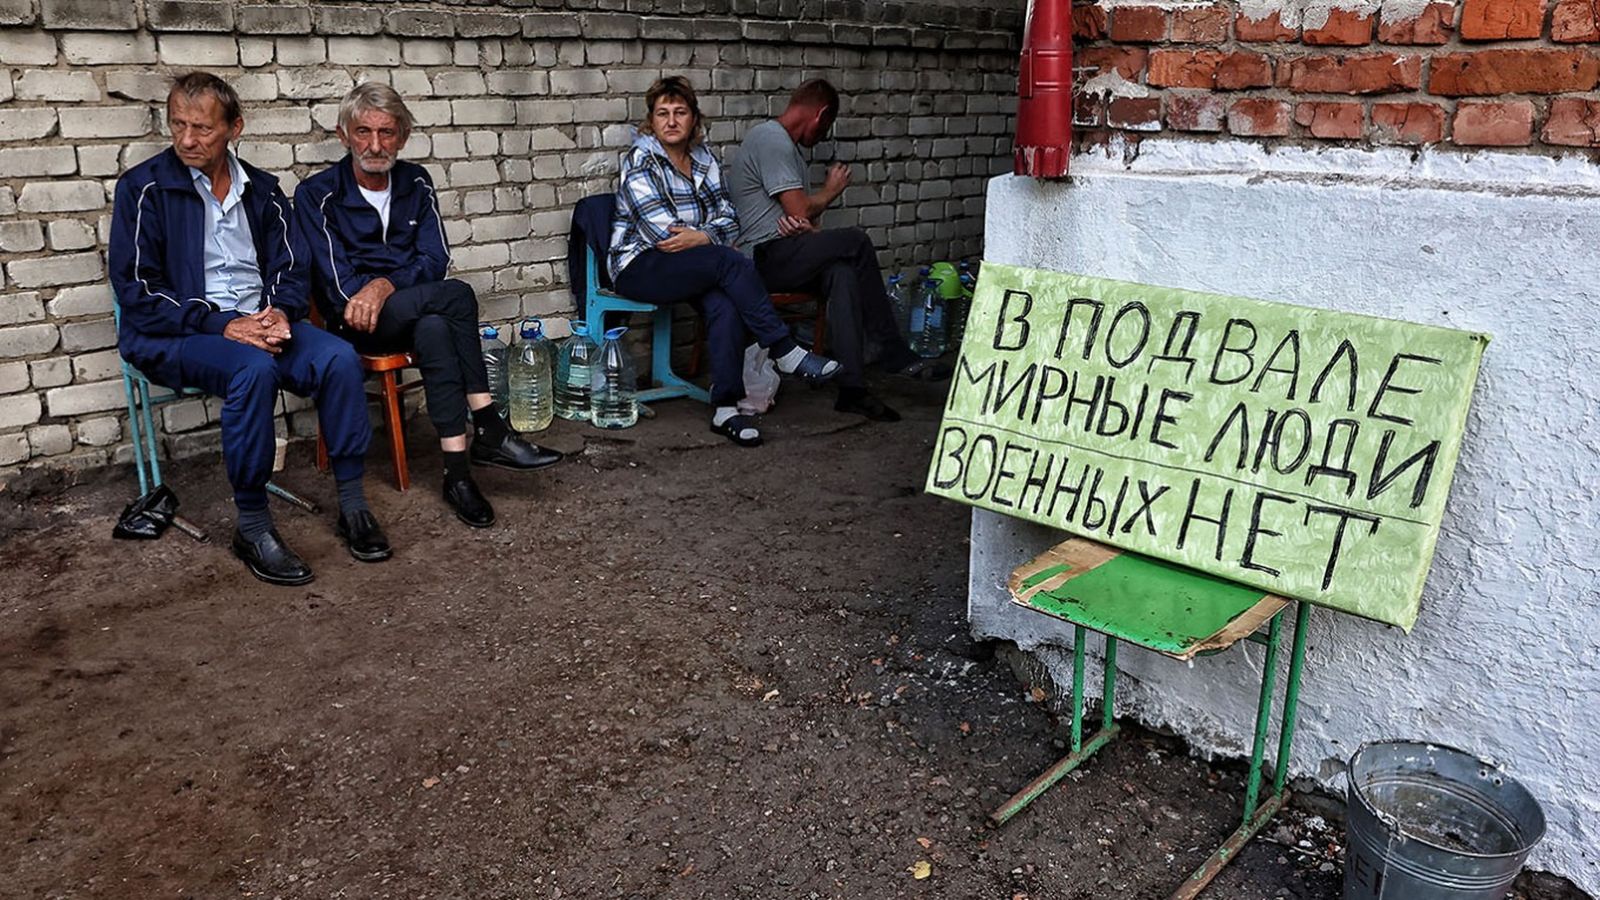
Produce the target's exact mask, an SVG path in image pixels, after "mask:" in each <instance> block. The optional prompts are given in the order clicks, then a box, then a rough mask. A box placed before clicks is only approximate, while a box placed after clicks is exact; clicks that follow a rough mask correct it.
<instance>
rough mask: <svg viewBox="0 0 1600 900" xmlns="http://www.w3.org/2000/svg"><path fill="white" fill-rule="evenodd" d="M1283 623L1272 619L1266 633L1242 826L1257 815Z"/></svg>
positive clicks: (1281, 616) (1279, 616) (1275, 617)
mask: <svg viewBox="0 0 1600 900" xmlns="http://www.w3.org/2000/svg"><path fill="white" fill-rule="evenodd" d="M1282 622H1283V612H1282V611H1279V612H1278V614H1277V615H1275V616H1273V617H1272V625H1271V626H1270V627H1269V628H1268V629H1267V658H1266V659H1265V660H1264V661H1263V662H1262V663H1261V701H1260V702H1259V703H1258V704H1257V705H1256V737H1255V743H1254V744H1253V745H1251V748H1250V778H1249V781H1247V782H1246V783H1245V789H1244V824H1249V822H1250V818H1251V816H1253V815H1254V814H1255V811H1256V798H1257V797H1258V796H1259V795H1260V793H1261V759H1262V757H1263V755H1265V753H1266V750H1267V730H1268V728H1270V727H1271V725H1272V694H1273V688H1274V687H1276V686H1277V682H1278V631H1279V628H1280V627H1281V624H1282Z"/></svg>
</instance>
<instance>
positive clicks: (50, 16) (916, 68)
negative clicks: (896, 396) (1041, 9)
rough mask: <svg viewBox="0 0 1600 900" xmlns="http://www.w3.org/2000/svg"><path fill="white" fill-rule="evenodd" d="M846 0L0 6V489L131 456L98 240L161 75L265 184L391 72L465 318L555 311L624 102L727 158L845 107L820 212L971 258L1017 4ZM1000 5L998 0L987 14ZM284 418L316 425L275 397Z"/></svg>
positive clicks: (1011, 62) (618, 135)
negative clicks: (197, 96)
mask: <svg viewBox="0 0 1600 900" xmlns="http://www.w3.org/2000/svg"><path fill="white" fill-rule="evenodd" d="M1000 5H1001V6H1004V7H1006V9H1003V10H999V11H996V10H994V9H992V8H991V7H990V5H988V4H981V3H968V4H965V5H961V4H956V3H953V2H951V0H939V2H907V3H897V2H868V0H508V2H502V3H491V2H480V0H450V2H431V0H415V2H414V0H369V2H363V3H345V2H340V3H328V2H318V3H305V2H296V0H286V2H275V3H251V2H235V0H115V2H112V0H0V480H3V479H4V478H5V477H6V476H7V475H9V474H12V473H15V472H16V471H17V470H18V469H19V468H20V467H23V466H27V465H39V464H52V465H72V466H88V465H98V464H103V463H106V462H111V461H119V460H124V459H127V458H130V457H131V451H130V448H129V444H128V435H127V431H126V428H125V420H126V412H125V410H124V407H123V394H122V387H121V383H120V378H119V374H118V368H117V364H116V356H115V344H116V334H115V331H114V329H113V328H112V320H111V308H112V302H111V295H110V290H109V288H108V286H107V285H106V268H105V243H106V236H107V233H108V229H109V222H110V212H111V207H110V197H111V191H112V188H113V185H114V184H115V181H116V177H117V176H118V175H119V174H121V173H122V172H123V171H124V170H125V169H126V168H127V167H129V166H131V165H134V164H136V163H138V162H140V161H141V160H144V159H146V158H148V157H149V156H151V155H152V154H154V153H156V152H158V151H160V150H162V149H163V148H165V147H166V146H167V142H166V127H165V115H164V109H163V107H162V101H163V100H164V99H165V96H166V85H167V79H168V78H169V77H170V76H171V75H172V74H173V73H176V72H180V71H184V70H187V69H190V68H205V69H207V70H209V71H213V72H216V73H217V74H219V75H222V76H223V77H225V78H227V79H228V80H229V81H230V83H232V84H233V85H234V87H235V88H236V89H237V90H238V91H239V93H240V95H241V97H242V98H243V100H244V102H245V106H246V109H245V131H244V136H243V138H242V139H241V141H240V143H239V146H238V148H237V149H238V150H239V152H240V154H241V155H242V156H243V157H244V158H246V159H248V160H250V161H251V162H253V163H255V164H256V165H259V166H261V167H263V168H265V169H268V170H270V171H273V172H275V173H277V174H278V175H280V176H281V177H283V178H284V181H285V184H284V187H285V190H286V191H287V192H288V193H290V194H292V193H293V191H294V187H295V185H296V184H298V183H299V181H300V180H301V179H302V178H304V177H305V176H306V175H308V174H309V173H311V172H313V171H316V170H318V169H320V168H322V167H324V166H326V165H327V164H328V163H330V162H333V161H335V160H337V159H339V158H340V157H341V156H342V155H343V152H344V151H343V148H342V147H341V146H340V145H339V143H338V140H337V139H336V137H335V135H334V133H333V128H334V124H335V123H334V120H335V116H336V114H337V108H338V101H339V98H340V97H341V96H343V94H344V93H345V92H346V91H348V90H349V89H350V88H351V87H352V86H354V85H355V84H357V83H360V82H363V81H382V82H387V83H389V84H392V85H393V86H394V87H395V88H396V89H397V90H399V91H400V92H401V94H402V95H404V96H405V97H406V98H407V100H408V102H409V103H410V106H411V108H412V110H413V112H414V113H415V114H416V116H417V118H418V120H419V122H418V130H417V132H416V133H415V134H414V135H413V136H412V139H411V142H410V144H409V145H408V146H407V148H406V152H405V155H406V156H407V157H408V158H410V159H412V160H414V161H417V162H421V163H422V164H424V165H426V166H427V167H428V169H429V171H430V172H431V173H432V175H433V178H434V181H435V182H436V184H437V185H438V187H439V189H440V190H439V201H440V205H441V207H442V211H443V213H444V216H445V218H446V232H447V235H448V237H449V239H450V242H451V244H452V247H453V251H454V256H455V272H454V274H455V275H457V276H458V277H461V278H463V279H464V280H466V281H468V282H470V283H471V284H472V285H473V286H474V287H475V288H476V289H477V291H478V295H479V297H480V300H481V302H482V307H483V309H482V314H483V318H485V319H487V320H490V321H496V322H503V321H510V320H514V319H516V318H519V317H521V316H523V315H556V316H564V315H565V314H567V313H569V312H570V310H571V306H572V302H571V297H570V294H569V293H568V291H567V289H566V284H565V282H566V268H565V254H566V235H567V230H568V223H569V218H570V209H571V206H572V204H573V203H574V202H575V201H576V200H578V199H579V198H581V197H583V196H586V195H588V194H591V193H596V192H601V191H609V190H612V189H613V188H614V181H615V173H616V168H617V165H616V158H617V153H618V151H619V150H620V149H621V148H623V147H625V146H626V145H627V143H628V141H629V140H630V138H631V134H632V130H631V126H630V125H629V123H630V122H631V121H636V120H637V119H638V118H639V117H641V116H642V114H643V99H642V94H643V91H644V90H645V88H646V87H648V85H649V84H650V82H651V81H653V80H654V79H655V78H657V77H659V76H661V75H662V74H674V73H676V74H683V75H686V76H688V77H689V78H690V79H691V80H692V81H693V83H694V84H695V85H696V87H697V88H698V89H699V90H700V92H701V106H702V109H703V111H704V112H705V113H706V116H707V119H708V122H709V130H708V138H709V141H710V143H711V145H712V147H713V149H715V150H716V151H717V152H718V153H719V154H721V155H723V156H724V158H726V157H727V154H728V152H729V151H730V150H732V149H733V148H734V147H736V146H737V143H738V141H739V140H740V139H741V138H742V137H743V136H744V133H745V132H746V130H747V129H748V128H749V127H750V126H751V125H753V124H755V123H756V122H759V121H761V120H762V119H763V118H766V117H768V116H770V115H773V114H776V113H777V112H778V111H780V110H781V109H782V106H783V103H784V100H785V98H786V96H787V93H788V91H789V90H790V89H792V88H793V87H794V86H795V85H796V84H798V83H799V82H800V81H801V80H802V79H805V78H809V77H813V76H825V77H827V78H829V79H831V80H832V81H833V82H834V83H835V84H836V85H838V86H839V87H840V88H841V90H843V91H844V92H846V94H847V95H848V99H847V101H846V106H845V110H844V114H843V115H842V117H841V118H840V119H839V122H838V125H837V127H836V131H835V138H836V139H835V140H834V141H832V142H830V143H826V144H823V145H822V146H820V147H819V148H818V151H817V154H816V158H817V160H819V161H830V160H835V159H837V160H841V161H844V162H847V163H850V164H851V165H852V166H853V167H854V169H855V184H854V185H853V186H852V187H851V188H850V189H849V191H847V192H846V194H845V197H844V203H843V206H842V208H840V209H838V210H836V211H833V212H830V213H829V219H828V224H829V225H835V226H843V225H860V226H862V227H864V228H866V229H867V230H868V231H869V232H870V233H871V234H872V235H873V237H874V238H875V240H876V241H877V242H878V245H879V247H880V248H882V257H883V261H884V263H885V265H886V266H895V267H899V266H910V265H913V264H922V263H925V262H927V261H931V260H936V259H946V258H958V257H966V256H976V255H977V254H978V253H979V252H980V249H981V240H982V233H983V223H982V214H983V190H984V183H985V180H986V179H987V178H988V177H989V176H991V175H993V174H996V173H998V172H1001V171H1005V170H1006V169H1007V168H1008V167H1009V165H1010V162H1009V154H1010V131H1011V114H1012V112H1013V111H1014V109H1015V101H1014V96H1013V94H1014V90H1015V76H1014V70H1015V53H1016V46H1017V37H1018V35H1019V33H1020V27H1021V9H1022V6H1023V5H1022V4H1021V3H1020V2H1019V3H1008V4H1000ZM1010 7H1016V8H1015V9H1012V8H1010ZM289 409H290V412H291V413H296V412H298V415H294V416H292V418H291V420H290V422H289V423H288V425H289V427H291V428H292V429H293V430H295V431H297V432H299V433H306V432H307V430H308V429H309V428H310V427H311V426H312V424H313V422H312V420H311V418H310V416H309V414H308V413H307V412H306V411H305V409H304V406H303V404H291V405H290V407H289ZM216 412H217V405H216V404H215V403H207V402H204V401H185V402H183V403H181V404H175V405H173V406H171V407H169V408H168V409H167V410H166V412H165V413H164V415H162V416H161V419H160V421H161V427H162V428H163V432H164V433H163V440H164V441H165V443H166V445H167V449H168V450H169V452H171V453H174V454H176V455H183V454H184V453H188V452H196V451H200V450H207V449H214V448H215V447H216V446H217V442H216V436H215V429H216V424H215V423H216Z"/></svg>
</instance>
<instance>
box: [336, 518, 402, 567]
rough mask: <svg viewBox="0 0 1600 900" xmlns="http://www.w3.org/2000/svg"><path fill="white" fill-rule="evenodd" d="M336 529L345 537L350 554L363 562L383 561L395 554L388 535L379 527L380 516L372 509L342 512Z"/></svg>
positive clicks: (340, 535)
mask: <svg viewBox="0 0 1600 900" xmlns="http://www.w3.org/2000/svg"><path fill="white" fill-rule="evenodd" d="M334 531H336V532H338V533H339V537H342V538H344V544H345V546H346V547H349V548H350V555H351V556H354V557H355V558H356V559H359V560H361V561H362V562H381V561H382V560H385V559H388V558H389V557H391V556H393V555H394V549H393V548H391V547H390V546H389V538H388V536H387V535H385V534H384V533H383V529H382V528H380V527H378V518H377V516H374V515H373V514H372V510H370V509H363V510H357V511H356V512H354V513H352V514H351V515H349V516H346V515H345V514H344V513H340V514H339V523H338V524H337V525H335V526H334Z"/></svg>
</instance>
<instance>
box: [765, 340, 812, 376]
mask: <svg viewBox="0 0 1600 900" xmlns="http://www.w3.org/2000/svg"><path fill="white" fill-rule="evenodd" d="M805 358H806V348H804V347H802V346H800V345H799V344H796V345H795V348H794V349H793V350H790V351H789V352H788V353H785V354H784V355H782V356H774V357H773V358H772V364H773V365H775V366H777V367H778V371H779V372H782V373H783V374H785V375H788V374H790V373H791V372H793V371H794V370H795V369H798V368H800V361H801V360H803V359H805Z"/></svg>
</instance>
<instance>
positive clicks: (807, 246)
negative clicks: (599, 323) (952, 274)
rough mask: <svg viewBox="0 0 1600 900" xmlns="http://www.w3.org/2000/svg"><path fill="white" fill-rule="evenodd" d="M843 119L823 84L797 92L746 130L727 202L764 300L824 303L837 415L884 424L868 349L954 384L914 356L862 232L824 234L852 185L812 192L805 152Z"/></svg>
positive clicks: (892, 368)
mask: <svg viewBox="0 0 1600 900" xmlns="http://www.w3.org/2000/svg"><path fill="white" fill-rule="evenodd" d="M838 114H839V92H838V91H836V90H834V88H833V85H831V84H829V83H828V82H826V81H824V80H822V79H820V78H817V79H813V80H811V81H807V82H805V83H804V84H802V85H800V86H799V87H798V88H796V89H795V91H794V93H793V94H792V95H790V97H789V106H788V108H787V109H785V110H784V111H783V115H781V116H779V117H778V118H776V119H773V120H770V121H766V122H762V123H761V124H759V125H757V126H755V127H754V128H752V129H750V133H749V134H748V135H746V136H745V139H744V143H743V144H742V145H741V146H740V147H739V154H738V156H737V157H736V158H735V159H734V161H733V164H732V165H731V166H729V167H728V170H727V172H726V180H727V185H728V193H729V194H730V195H732V197H733V205H734V207H735V208H736V209H737V210H738V213H739V229H740V233H741V237H740V244H741V246H743V247H744V249H745V250H747V251H748V252H750V253H751V254H752V255H753V256H754V257H755V263H756V271H757V272H759V273H760V274H761V279H762V281H763V282H765V283H766V286H767V290H769V291H774V292H784V291H816V292H818V293H821V294H823V295H825V296H826V297H827V300H828V325H829V336H830V340H831V344H830V346H829V350H830V351H831V355H832V356H833V357H834V358H835V359H837V360H838V361H839V363H840V365H841V366H843V368H844V371H843V372H841V373H840V374H839V377H838V378H837V380H836V383H837V384H838V385H839V399H838V401H837V402H836V403H835V404H834V409H836V410H839V411H840V412H847V413H856V414H859V415H864V416H866V417H868V418H870V419H874V420H877V421H880V422H894V421H898V420H899V419H900V414H899V413H897V412H895V411H894V410H893V409H890V408H889V406H888V405H887V404H885V403H884V402H883V401H882V400H880V399H878V398H877V397H876V396H874V395H873V394H872V393H871V392H869V391H868V390H867V387H866V381H865V380H864V378H863V368H864V366H865V350H864V347H865V344H866V342H867V341H868V340H871V341H875V342H876V343H877V344H878V345H879V346H880V347H881V348H882V354H881V356H880V358H879V362H880V364H881V365H882V366H883V368H884V369H885V370H886V371H889V372H900V373H904V374H906V375H909V376H911V377H919V378H928V377H937V376H938V375H940V374H945V375H948V371H949V370H948V367H938V368H935V366H933V365H930V364H929V363H928V362H927V361H924V360H922V359H920V358H918V357H917V356H916V354H914V353H912V352H911V348H910V347H907V346H906V342H905V338H903V337H901V335H900V329H899V328H898V327H897V326H896V325H895V322H894V314H893V312H892V311H891V308H890V305H889V296H888V293H887V292H886V291H885V289H884V283H883V273H882V271H880V270H879V268H878V253H877V249H876V248H874V247H873V246H872V239H871V238H869V237H867V233H866V232H865V231H862V230H861V229H859V228H828V229H823V228H820V227H818V222H819V220H820V219H821V217H822V213H823V211H824V210H826V209H827V208H828V207H829V206H830V205H831V204H832V203H833V202H834V201H835V200H837V199H839V195H840V194H843V193H844V189H845V188H846V187H848V186H849V185H850V170H849V168H848V167H846V166H844V165H843V164H841V163H834V164H833V166H831V167H830V168H829V169H828V174H827V177H826V178H825V179H824V180H823V183H822V187H821V188H819V189H818V190H816V191H815V192H813V191H812V190H811V186H810V179H809V177H808V175H807V166H806V161H805V158H804V157H803V156H801V154H800V148H801V147H814V146H816V144H817V142H818V141H820V140H822V138H823V136H825V135H826V134H827V133H828V129H829V128H832V127H833V120H834V119H835V118H837V117H838Z"/></svg>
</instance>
